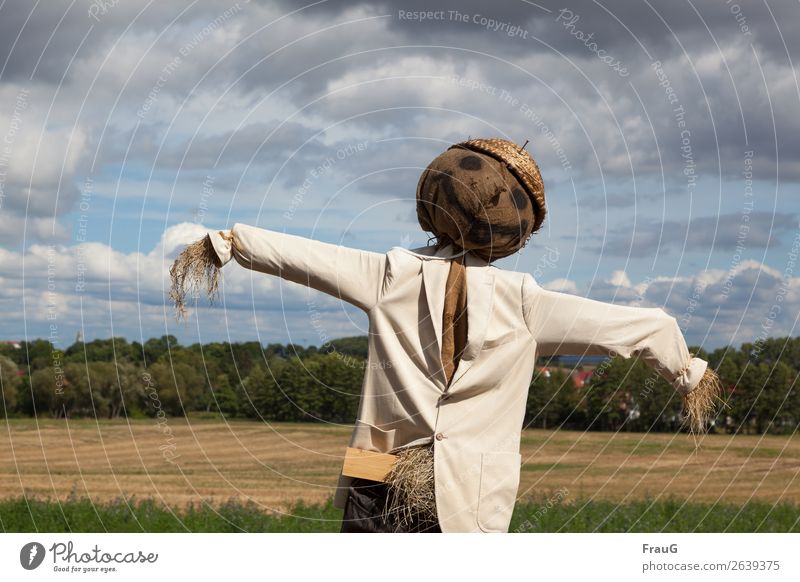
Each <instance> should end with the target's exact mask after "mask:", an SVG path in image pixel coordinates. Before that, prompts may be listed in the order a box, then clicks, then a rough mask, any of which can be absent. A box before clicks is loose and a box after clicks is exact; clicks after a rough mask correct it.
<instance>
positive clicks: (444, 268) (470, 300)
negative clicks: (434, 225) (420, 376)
mask: <svg viewBox="0 0 800 582" xmlns="http://www.w3.org/2000/svg"><path fill="white" fill-rule="evenodd" d="M459 254H460V253H457V252H454V249H453V247H452V245H445V246H444V247H442V248H440V249H438V250H437V251H436V253H435V254H432V255H428V256H423V255H420V256H421V257H422V280H423V286H424V288H425V299H426V301H427V305H428V316H429V317H430V322H431V324H432V326H433V329H434V333H435V338H436V341H435V344H432V345H429V346H423V349H425V350H431V352H430V353H431V358H430V361H433V362H435V367H436V369H435V370H431V372H432V377H433V378H434V379H435V380H436V383H437V384H438V385H439V388H440V389H441V390H442V391H445V390H447V389H448V387H447V386H446V378H445V374H444V366H443V365H442V312H443V311H444V294H445V285H446V283H447V275H448V273H449V271H450V261H449V259H451V258H453V257H456V256H458V255H459ZM487 265H488V263H487V262H486V261H484V260H482V259H480V258H479V257H476V256H474V255H472V254H467V258H466V274H467V346H466V348H465V349H464V353H463V354H462V356H461V359H460V360H459V362H458V366H457V367H456V369H455V372H454V373H453V379H452V380H451V381H450V387H449V388H450V389H452V388H453V387H454V386H455V385H456V383H457V382H458V381H459V380H460V379H461V378H462V377H463V376H464V374H465V373H466V372H467V370H469V368H470V366H472V363H473V362H474V361H475V358H476V357H477V356H478V354H479V353H480V351H481V347H482V346H483V340H484V338H485V337H486V330H487V326H488V324H489V315H490V313H491V308H492V301H493V298H494V272H493V270H492V269H489V268H486V266H487Z"/></svg>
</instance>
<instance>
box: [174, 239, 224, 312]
mask: <svg viewBox="0 0 800 582" xmlns="http://www.w3.org/2000/svg"><path fill="white" fill-rule="evenodd" d="M169 275H170V279H171V280H172V288H171V289H170V292H169V298H170V300H171V301H172V303H173V304H174V305H175V318H176V319H177V320H178V321H180V320H181V319H186V295H187V294H189V293H191V295H192V297H194V298H197V297H198V296H199V294H200V289H201V288H203V287H205V291H206V295H207V296H208V300H209V302H210V303H213V302H214V299H215V298H216V296H217V293H218V288H219V259H218V258H217V253H216V252H215V251H214V247H213V246H212V244H211V238H209V236H208V235H206V236H205V237H203V238H201V239H200V240H197V241H195V242H193V243H192V244H190V245H188V246H187V247H186V248H185V249H183V251H182V252H181V254H179V255H178V258H176V259H175V262H174V263H173V264H172V267H171V268H170V270H169Z"/></svg>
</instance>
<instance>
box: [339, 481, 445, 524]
mask: <svg viewBox="0 0 800 582" xmlns="http://www.w3.org/2000/svg"><path fill="white" fill-rule="evenodd" d="M387 497H388V486H387V485H386V483H381V482H380V481H370V480H369V479H359V478H354V479H353V481H352V483H351V484H350V489H349V491H348V493H347V503H346V504H345V508H344V516H343V517H342V530H341V533H442V530H441V529H440V528H439V524H438V523H431V522H421V521H418V520H415V521H413V522H412V523H410V524H408V525H406V526H401V525H400V524H398V523H397V521H396V520H395V519H392V518H390V519H388V521H387V520H384V519H383V517H382V515H381V513H382V512H383V509H384V507H385V504H386V502H387ZM392 517H393V516H392Z"/></svg>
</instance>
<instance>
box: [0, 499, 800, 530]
mask: <svg viewBox="0 0 800 582" xmlns="http://www.w3.org/2000/svg"><path fill="white" fill-rule="evenodd" d="M549 499H550V501H548V498H546V497H542V498H541V499H539V500H532V501H525V502H520V503H518V504H517V506H516V508H515V511H514V517H513V519H512V521H511V526H510V528H509V531H511V532H540V533H541V532H628V531H632V532H662V531H663V532H800V506H798V505H795V504H791V503H781V504H777V505H773V504H770V503H765V502H751V503H748V504H745V505H743V506H740V505H733V504H722V505H713V504H699V503H684V502H683V501H681V500H659V501H655V502H651V501H647V500H643V501H634V502H631V503H626V504H623V505H617V504H615V503H613V502H610V501H587V500H581V499H576V500H573V501H571V502H569V503H558V501H557V499H558V498H557V497H554V496H551V497H550V498H549ZM341 516H342V511H341V510H340V509H336V508H335V507H333V504H332V501H330V500H329V501H328V502H327V503H326V504H324V505H306V504H304V503H298V504H296V505H295V506H294V507H293V508H292V509H291V511H289V512H288V515H276V514H270V513H269V512H267V511H265V510H264V508H260V507H258V506H257V505H255V504H254V503H240V502H236V501H231V502H228V503H225V504H224V505H222V506H219V507H216V508H212V507H210V506H207V505H194V506H191V507H188V508H185V509H181V510H175V509H172V508H169V507H167V506H165V505H163V504H161V503H158V502H157V501H156V500H153V499H143V500H137V499H128V500H123V499H120V500H117V501H113V502H110V503H106V504H93V503H91V502H90V501H88V500H85V499H76V498H73V499H70V500H68V501H65V502H61V503H57V502H53V501H47V500H31V499H28V500H27V501H26V500H25V499H22V498H18V499H11V500H4V501H0V528H1V529H2V531H5V532H142V531H145V532H338V531H339V527H340V523H341V522H340V520H341Z"/></svg>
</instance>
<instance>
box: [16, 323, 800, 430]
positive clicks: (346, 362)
mask: <svg viewBox="0 0 800 582" xmlns="http://www.w3.org/2000/svg"><path fill="white" fill-rule="evenodd" d="M691 351H692V352H693V353H697V355H698V356H700V357H702V358H704V359H706V360H707V361H708V362H709V365H710V366H712V367H713V368H714V369H716V370H717V372H718V374H719V375H720V378H721V379H722V382H723V384H724V386H725V406H724V407H723V408H722V410H721V412H720V415H719V416H718V417H717V418H716V419H715V421H714V425H713V427H712V430H714V431H717V432H731V433H732V432H740V433H758V434H763V433H773V434H789V433H792V432H794V431H796V430H797V428H798V425H800V392H798V389H797V379H798V370H800V338H770V339H767V340H764V341H763V342H760V343H756V344H748V343H746V344H743V345H742V346H741V347H740V348H739V349H735V348H733V347H730V346H729V347H725V348H720V349H717V350H714V351H713V352H706V351H703V350H701V349H691ZM367 365H368V363H367V338H366V337H364V336H360V337H352V338H342V339H337V340H331V341H329V342H326V343H325V344H324V345H323V346H321V347H316V346H310V347H303V346H300V345H296V344H287V345H284V344H269V345H267V346H262V345H261V344H259V343H258V342H243V343H228V342H215V343H207V344H193V345H190V346H183V345H180V343H179V342H178V340H177V338H175V337H174V336H162V337H160V338H152V339H149V340H147V341H145V342H144V343H139V342H135V341H134V342H128V341H127V340H125V339H124V338H110V339H98V340H94V341H90V342H76V343H74V344H73V345H71V346H69V347H68V348H67V349H65V350H63V351H62V350H59V349H57V348H55V347H54V346H53V345H52V344H51V343H50V342H49V341H46V340H35V341H32V342H21V343H20V344H19V347H15V346H14V345H11V344H2V345H0V389H2V402H0V405H1V406H2V410H0V412H2V413H3V414H4V416H5V417H13V416H23V417H24V416H47V417H53V418H63V417H92V418H108V419H111V418H118V417H130V418H141V417H155V416H164V415H169V416H181V415H187V414H189V415H194V414H198V415H203V414H207V415H209V416H219V415H222V416H224V417H225V418H250V419H258V420H268V421H289V422H292V421H303V422H322V421H324V422H333V423H353V422H354V421H355V418H356V414H357V411H358V404H359V399H360V393H361V382H362V379H363V375H364V371H365V369H366V366H367ZM578 368H580V366H578ZM573 371H574V370H573V369H571V368H568V367H565V366H561V365H560V364H559V362H558V359H557V358H551V359H544V358H540V359H539V361H538V362H537V371H536V373H535V374H534V377H533V379H532V382H531V386H530V390H529V392H528V402H527V409H526V415H525V426H529V427H541V428H568V429H575V430H607V431H609V430H610V431H618V430H630V431H669V432H673V431H676V430H680V428H681V422H682V417H681V413H680V408H681V402H680V397H679V395H678V394H677V393H676V391H675V390H674V389H673V388H672V387H671V386H670V385H669V384H668V383H667V382H666V381H665V380H664V379H663V378H661V376H659V375H658V374H657V373H656V372H655V371H654V370H653V369H652V368H650V367H648V366H647V365H645V364H644V363H643V362H641V361H640V360H638V359H628V360H626V359H622V358H613V359H609V360H606V361H604V362H601V363H600V364H598V365H597V366H596V367H595V368H594V371H593V374H592V376H591V377H590V379H589V381H588V382H587V384H586V385H585V386H583V387H581V388H578V387H576V385H575V382H573V380H572V378H571V376H570V373H571V372H573Z"/></svg>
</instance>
